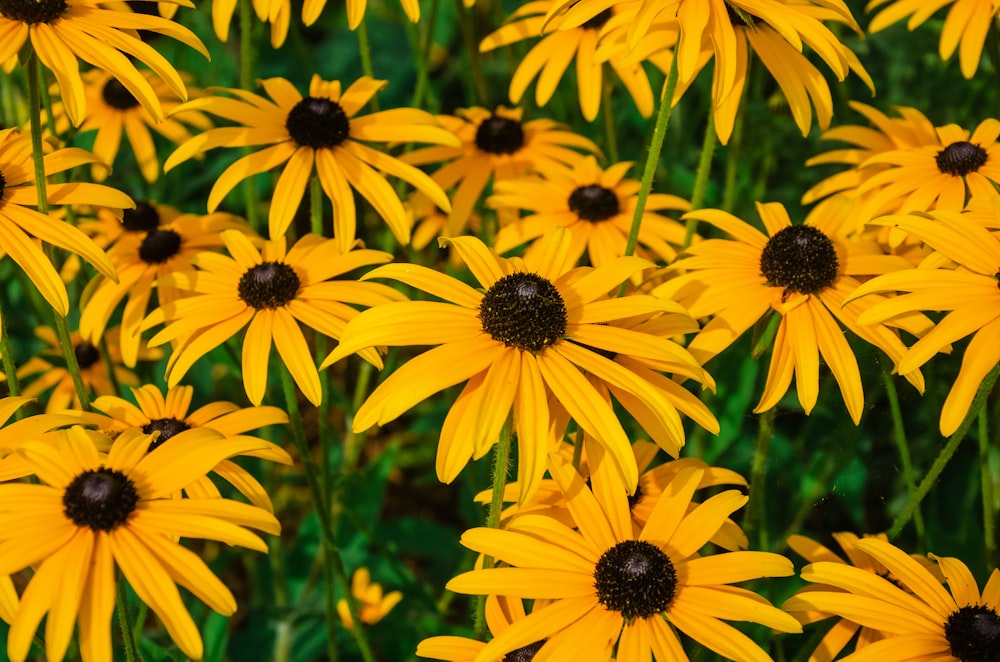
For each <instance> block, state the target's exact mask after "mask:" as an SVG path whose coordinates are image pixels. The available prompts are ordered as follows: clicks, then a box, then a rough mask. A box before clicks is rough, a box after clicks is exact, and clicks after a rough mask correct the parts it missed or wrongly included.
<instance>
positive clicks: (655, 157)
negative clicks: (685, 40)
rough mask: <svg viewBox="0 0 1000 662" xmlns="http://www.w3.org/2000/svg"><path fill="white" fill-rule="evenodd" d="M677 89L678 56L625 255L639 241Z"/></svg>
mask: <svg viewBox="0 0 1000 662" xmlns="http://www.w3.org/2000/svg"><path fill="white" fill-rule="evenodd" d="M675 89H677V58H676V57H675V58H673V60H672V61H671V63H670V73H669V74H667V80H666V81H665V82H664V83H663V90H662V92H661V93H660V107H659V108H658V109H657V111H656V124H655V125H654V127H653V135H652V137H651V138H650V141H649V154H647V155H646V166H645V168H644V169H643V171H642V182H641V183H640V185H639V196H638V198H637V199H636V201H635V215H633V216H632V227H631V228H629V232H628V241H627V242H626V244H625V255H632V254H634V253H635V246H636V244H637V243H638V241H639V226H640V225H642V215H643V213H645V211H646V199H647V198H649V192H650V190H651V189H652V188H653V175H655V174H656V166H657V164H658V163H659V162H660V152H661V150H662V149H663V137H664V136H666V135H667V125H668V123H669V122H670V111H671V109H672V107H673V101H674V90H675Z"/></svg>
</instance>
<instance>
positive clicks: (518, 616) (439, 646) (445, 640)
mask: <svg viewBox="0 0 1000 662" xmlns="http://www.w3.org/2000/svg"><path fill="white" fill-rule="evenodd" d="M536 604H537V605H538V607H539V608H540V607H541V605H542V604H543V601H542V600H538V601H536ZM483 611H484V616H485V617H486V627H487V629H488V630H489V631H490V634H491V635H492V636H494V637H497V636H499V635H500V634H502V633H503V631H504V630H506V629H507V628H509V627H510V626H511V624H513V623H517V622H518V621H521V620H523V619H524V618H525V616H526V614H525V610H524V601H523V600H520V599H508V598H505V597H498V596H496V595H490V596H487V598H486V606H485V609H484V610H483ZM485 647H486V643H485V642H482V641H479V640H478V639H470V638H468V637H456V636H438V637H428V638H427V639H424V640H423V641H421V642H420V643H419V644H417V653H416V654H417V657H425V658H430V659H433V660H444V661H445V662H473V661H474V660H475V659H476V656H477V655H479V651H481V650H483V649H484V648H485ZM541 647H542V642H534V643H532V644H529V645H527V646H523V647H522V648H520V649H518V650H514V651H511V652H510V653H508V655H507V657H508V658H510V659H511V660H530V659H532V656H533V655H534V654H535V653H537V652H538V651H539V649H540V648H541ZM519 656H520V657H519Z"/></svg>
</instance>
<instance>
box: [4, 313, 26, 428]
mask: <svg viewBox="0 0 1000 662" xmlns="http://www.w3.org/2000/svg"><path fill="white" fill-rule="evenodd" d="M0 304H2V302H0ZM0 308H2V306H0ZM0 359H2V360H3V371H4V374H6V375H7V391H8V393H9V394H10V395H14V396H16V395H21V386H20V384H18V381H17V367H16V366H15V365H14V348H13V347H12V346H11V344H10V336H9V335H8V334H7V319H6V318H5V317H4V316H3V310H2V309H0ZM15 416H16V417H17V420H20V419H21V414H20V413H18V412H15Z"/></svg>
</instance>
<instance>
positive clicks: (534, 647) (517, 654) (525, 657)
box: [501, 639, 545, 662]
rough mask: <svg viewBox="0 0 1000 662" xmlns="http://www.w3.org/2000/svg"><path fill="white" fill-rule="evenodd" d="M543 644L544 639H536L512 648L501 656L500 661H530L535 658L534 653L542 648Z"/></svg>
mask: <svg viewBox="0 0 1000 662" xmlns="http://www.w3.org/2000/svg"><path fill="white" fill-rule="evenodd" d="M544 645H545V640H544V639H542V640H541V641H536V642H535V643H533V644H528V645H527V646H521V647H520V648H518V649H517V650H512V651H511V652H509V653H507V654H506V655H504V656H503V660H502V661H501V662H531V660H533V659H535V654H536V653H538V651H540V650H542V646H544Z"/></svg>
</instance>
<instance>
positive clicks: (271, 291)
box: [237, 262, 301, 310]
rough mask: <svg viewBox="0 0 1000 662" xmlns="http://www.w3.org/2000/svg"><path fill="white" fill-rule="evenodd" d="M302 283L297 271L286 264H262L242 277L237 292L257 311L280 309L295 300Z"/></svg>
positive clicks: (251, 268)
mask: <svg viewBox="0 0 1000 662" xmlns="http://www.w3.org/2000/svg"><path fill="white" fill-rule="evenodd" d="M300 285H301V281H300V280H299V276H298V274H296V273H295V269H292V268H291V267H290V266H289V265H287V264H285V263H284V262H262V263H261V264H258V265H256V266H253V267H250V269H248V270H247V271H246V273H244V274H243V275H242V276H241V277H240V282H239V285H238V286H237V292H239V295H240V298H241V299H243V301H244V303H246V304H247V305H248V306H252V307H253V308H256V309H257V310H261V309H264V308H280V307H282V306H284V305H286V304H288V302H289V301H291V300H292V299H294V298H295V295H296V294H298V291H299V286H300Z"/></svg>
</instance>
